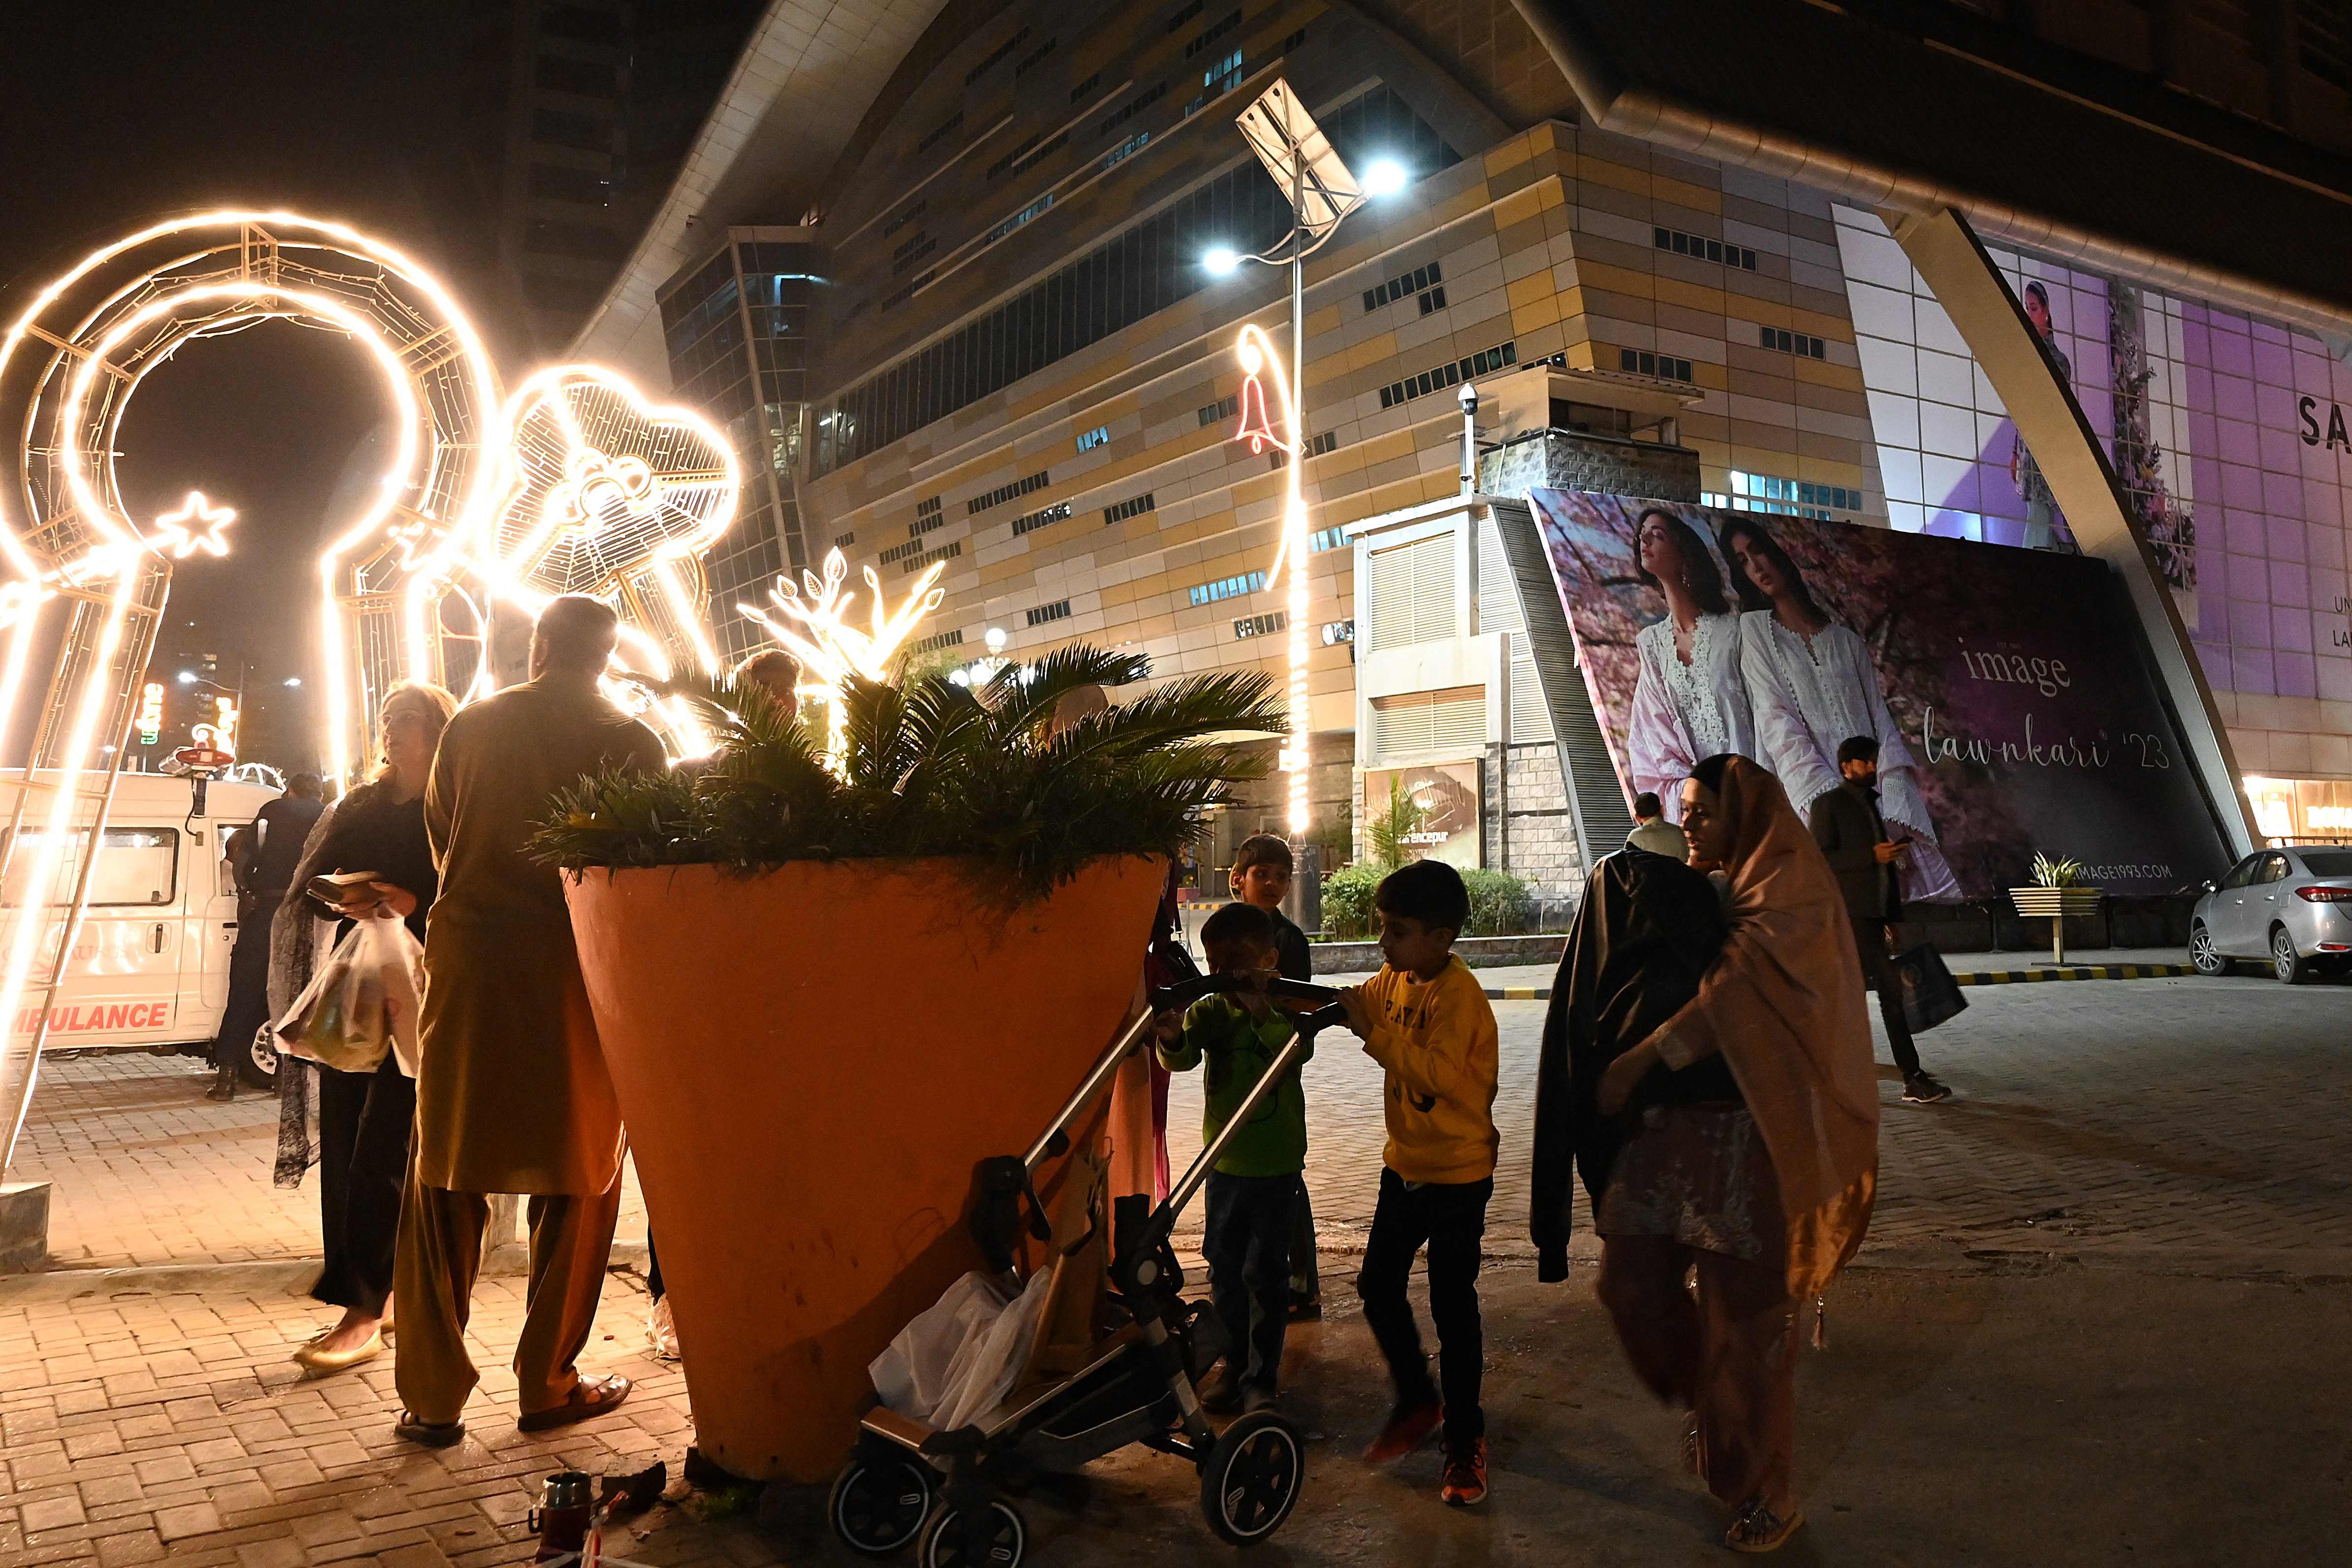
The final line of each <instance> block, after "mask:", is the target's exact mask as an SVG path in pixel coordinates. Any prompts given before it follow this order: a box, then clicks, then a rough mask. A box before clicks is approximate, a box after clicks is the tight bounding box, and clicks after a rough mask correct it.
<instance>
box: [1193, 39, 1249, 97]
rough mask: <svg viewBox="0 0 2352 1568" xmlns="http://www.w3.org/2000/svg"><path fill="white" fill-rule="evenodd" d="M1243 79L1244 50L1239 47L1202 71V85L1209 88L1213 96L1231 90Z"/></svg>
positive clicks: (1210, 94)
mask: <svg viewBox="0 0 2352 1568" xmlns="http://www.w3.org/2000/svg"><path fill="white" fill-rule="evenodd" d="M1241 79H1242V52H1241V50H1239V49H1235V50H1234V52H1233V53H1232V54H1229V55H1227V56H1226V57H1225V58H1223V59H1221V60H1219V61H1218V62H1217V63H1216V64H1215V65H1213V66H1211V67H1210V68H1208V69H1207V70H1205V71H1202V73H1201V85H1202V87H1204V88H1206V89H1208V90H1209V96H1210V97H1212V98H1213V97H1215V96H1217V95H1218V94H1219V93H1224V92H1231V91H1232V90H1233V89H1234V88H1236V87H1238V86H1240V85H1241Z"/></svg>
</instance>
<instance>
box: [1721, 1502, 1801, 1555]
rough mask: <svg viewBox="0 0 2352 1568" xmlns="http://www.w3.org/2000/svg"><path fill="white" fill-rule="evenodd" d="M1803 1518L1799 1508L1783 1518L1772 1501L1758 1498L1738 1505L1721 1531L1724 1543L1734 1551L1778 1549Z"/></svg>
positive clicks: (1774, 1550)
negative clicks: (1743, 1505) (1729, 1524)
mask: <svg viewBox="0 0 2352 1568" xmlns="http://www.w3.org/2000/svg"><path fill="white" fill-rule="evenodd" d="M1804 1522H1805V1515H1804V1511H1803V1510H1796V1511H1794V1512H1791V1513H1790V1515H1789V1517H1788V1518H1786V1519H1783V1518H1781V1517H1780V1515H1779V1514H1777V1513H1775V1512H1773V1511H1772V1506H1771V1504H1769V1503H1768V1502H1766V1501H1765V1500H1763V1499H1762V1498H1758V1499H1756V1500H1753V1501H1752V1502H1750V1503H1748V1506H1747V1507H1745V1508H1743V1509H1741V1510H1739V1512H1738V1515H1737V1516H1735V1517H1734V1518H1733V1520H1732V1521H1731V1528H1730V1529H1729V1530H1727V1531H1724V1532H1723V1543H1724V1544H1725V1545H1726V1546H1728V1547H1730V1548H1731V1549H1732V1550H1733V1551H1734V1552H1778V1551H1780V1548H1781V1547H1783V1546H1785V1545H1787V1544H1788V1543H1789V1537H1790V1536H1792V1535H1794V1534H1796V1533H1797V1531H1798V1529H1799V1528H1800V1527H1801V1526H1802V1525H1803V1524H1804Z"/></svg>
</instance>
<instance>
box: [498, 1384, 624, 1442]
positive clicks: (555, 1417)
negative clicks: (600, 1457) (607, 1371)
mask: <svg viewBox="0 0 2352 1568" xmlns="http://www.w3.org/2000/svg"><path fill="white" fill-rule="evenodd" d="M633 1387H634V1385H633V1384H631V1383H630V1382H629V1380H628V1379H627V1378H625V1377H598V1378H584V1377H583V1378H582V1379H581V1380H580V1381H579V1382H578V1383H576V1384H572V1397H571V1398H569V1399H567V1400H565V1401H564V1402H563V1403H562V1404H561V1405H557V1406H555V1407H554V1408H553V1409H551V1410H534V1411H532V1412H531V1413H530V1415H526V1416H524V1417H522V1418H521V1419H520V1420H519V1421H517V1422H516V1423H515V1426H517V1427H518V1428H520V1430H522V1431H525V1432H552V1431H553V1430H555V1428H557V1427H558V1426H571V1425H572V1423H574V1422H576V1421H585V1420H588V1419H589V1418H590V1417H592V1416H597V1415H604V1412H606V1411H607V1410H610V1409H612V1408H613V1407H614V1405H618V1404H620V1403H621V1401H623V1400H624V1399H626V1398H627V1397H628V1396H629V1393H630V1390H631V1389H632V1388H633Z"/></svg>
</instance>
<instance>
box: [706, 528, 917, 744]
mask: <svg viewBox="0 0 2352 1568" xmlns="http://www.w3.org/2000/svg"><path fill="white" fill-rule="evenodd" d="M947 569H948V564H947V563H946V562H944V561H934V562H932V563H930V564H929V566H927V567H925V568H923V574H922V575H921V576H919V577H918V578H916V579H915V585H914V587H913V588H912V589H911V590H909V591H908V595H907V596H906V598H904V599H903V600H901V601H900V602H899V605H898V608H897V609H895V610H887V611H886V610H885V609H884V607H883V599H882V579H881V578H880V577H878V576H877V575H876V574H875V572H874V568H873V567H871V566H868V567H866V571H865V577H866V593H867V594H868V595H870V596H871V599H872V603H871V605H870V606H869V609H870V611H871V619H870V621H869V625H870V626H871V627H872V629H871V630H869V631H860V630H858V629H857V628H856V626H852V625H850V624H849V619H848V614H847V612H848V608H849V604H850V601H851V600H853V599H855V598H856V595H855V594H849V595H845V594H843V592H842V584H844V583H845V582H847V581H848V578H849V563H848V562H847V561H845V560H844V559H843V558H842V553H841V552H840V551H838V550H833V551H828V552H826V554H825V558H824V576H823V577H819V576H818V575H817V574H815V573H814V572H803V573H802V574H801V577H802V583H801V584H800V585H799V586H795V585H794V584H793V580H792V577H791V575H790V574H785V575H783V576H781V577H778V578H777V579H776V585H775V586H774V587H773V588H771V589H770V590H768V597H769V599H770V601H771V602H772V603H773V605H774V606H775V613H774V614H773V615H771V614H770V613H769V612H768V611H766V610H763V609H761V608H760V607H759V606H758V605H737V606H736V608H737V609H739V610H740V611H742V612H743V614H744V615H745V616H749V617H750V618H751V619H752V620H754V621H756V622H758V623H759V624H760V626H761V627H762V628H764V629H765V630H766V632H767V633H768V635H769V636H770V637H774V638H775V639H776V641H777V642H779V643H781V644H782V645H783V647H786V648H787V649H789V650H790V651H791V652H792V653H793V655H794V656H795V657H797V658H799V659H800V661H801V676H802V679H803V680H804V681H805V682H806V684H805V685H803V687H802V688H801V693H802V695H803V697H805V698H811V699H814V700H816V701H819V702H822V703H824V705H825V710H826V711H827V712H828V713H829V714H830V715H831V726H832V727H831V739H830V741H829V742H828V744H827V746H826V751H827V752H828V754H830V755H831V756H832V757H833V758H834V759H835V764H836V765H838V763H839V761H840V759H841V758H842V757H843V756H844V755H845V753H846V752H847V750H848V742H847V739H846V737H845V733H844V728H843V720H842V711H841V689H842V687H843V685H844V684H845V683H846V682H847V680H848V679H849V677H850V676H852V675H859V676H863V677H865V678H866V679H868V680H884V679H888V677H889V674H890V661H891V660H892V659H893V658H897V657H898V650H899V649H900V648H901V647H905V646H906V642H907V639H908V637H910V636H912V635H913V634H914V630H915V626H916V625H917V623H919V621H921V620H922V618H923V617H924V616H928V615H929V614H930V613H931V612H932V611H933V610H936V609H938V608H939V607H940V601H941V600H943V599H945V598H946V597H947V590H946V589H944V588H942V587H940V586H939V581H940V574H941V573H943V572H945V571H946V570H947ZM803 587H805V588H806V590H807V592H806V593H805V594H803V592H802V588H803ZM780 617H781V618H780Z"/></svg>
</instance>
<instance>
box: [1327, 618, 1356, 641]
mask: <svg viewBox="0 0 2352 1568" xmlns="http://www.w3.org/2000/svg"><path fill="white" fill-rule="evenodd" d="M1355 640H1356V623H1355V622H1353V621H1325V622H1324V623H1323V646H1324V647H1339V645H1340V644H1341V643H1351V642H1354V641H1355Z"/></svg>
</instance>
